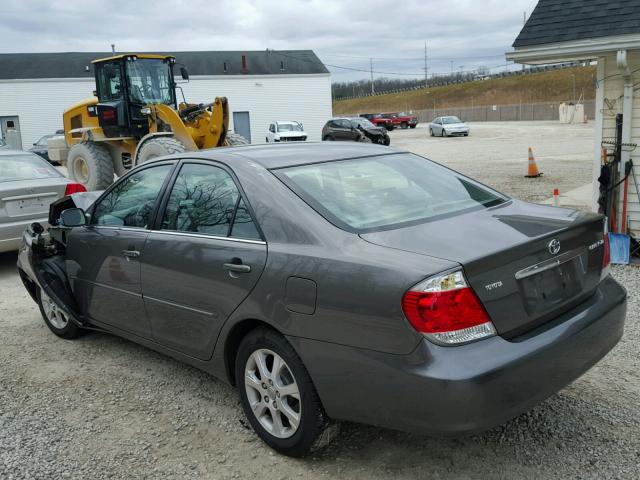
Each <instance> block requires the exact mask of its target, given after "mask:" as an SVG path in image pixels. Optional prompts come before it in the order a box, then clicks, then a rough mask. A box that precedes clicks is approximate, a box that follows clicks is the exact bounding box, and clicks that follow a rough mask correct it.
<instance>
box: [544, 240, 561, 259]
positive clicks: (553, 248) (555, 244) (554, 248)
mask: <svg viewBox="0 0 640 480" xmlns="http://www.w3.org/2000/svg"><path fill="white" fill-rule="evenodd" d="M547 248H548V249H549V253H550V254H551V255H557V254H558V252H559V251H560V240H558V239H557V238H554V239H553V240H551V241H550V242H549V245H547Z"/></svg>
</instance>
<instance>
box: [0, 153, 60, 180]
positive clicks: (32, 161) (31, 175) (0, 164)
mask: <svg viewBox="0 0 640 480" xmlns="http://www.w3.org/2000/svg"><path fill="white" fill-rule="evenodd" d="M61 176H62V174H61V173H60V172H58V171H57V170H56V169H55V168H53V167H52V166H51V165H49V164H48V163H47V162H45V161H44V160H42V159H41V158H40V157H37V156H36V155H26V154H17V155H1V154H0V182H11V181H14V180H36V179H38V178H55V177H61Z"/></svg>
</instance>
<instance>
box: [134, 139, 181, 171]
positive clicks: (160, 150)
mask: <svg viewBox="0 0 640 480" xmlns="http://www.w3.org/2000/svg"><path fill="white" fill-rule="evenodd" d="M186 151H187V149H186V148H185V146H184V144H183V143H182V142H181V141H180V140H178V139H177V138H173V137H156V138H150V139H149V140H147V141H146V142H144V143H143V144H142V146H141V147H140V149H139V150H138V155H137V157H136V165H142V164H143V163H146V162H148V161H149V160H152V159H154V158H157V157H164V156H165V155H172V154H174V153H183V152H186Z"/></svg>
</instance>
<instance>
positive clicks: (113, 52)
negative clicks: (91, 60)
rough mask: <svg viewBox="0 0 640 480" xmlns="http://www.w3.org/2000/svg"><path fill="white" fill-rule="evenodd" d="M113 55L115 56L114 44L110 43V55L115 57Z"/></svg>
mask: <svg viewBox="0 0 640 480" xmlns="http://www.w3.org/2000/svg"><path fill="white" fill-rule="evenodd" d="M115 54H116V44H115V43H112V44H111V55H114V56H115Z"/></svg>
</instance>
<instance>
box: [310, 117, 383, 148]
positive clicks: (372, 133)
mask: <svg viewBox="0 0 640 480" xmlns="http://www.w3.org/2000/svg"><path fill="white" fill-rule="evenodd" d="M322 140H325V141H351V142H364V143H378V144H380V145H389V144H390V143H391V139H390V138H389V135H388V134H387V131H386V129H385V128H384V127H376V126H375V125H374V124H373V123H371V122H370V121H369V120H367V119H366V118H363V117H354V118H348V117H345V118H332V119H331V120H329V121H328V122H327V123H326V124H325V125H324V127H323V129H322Z"/></svg>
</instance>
